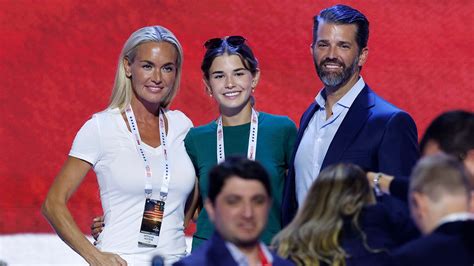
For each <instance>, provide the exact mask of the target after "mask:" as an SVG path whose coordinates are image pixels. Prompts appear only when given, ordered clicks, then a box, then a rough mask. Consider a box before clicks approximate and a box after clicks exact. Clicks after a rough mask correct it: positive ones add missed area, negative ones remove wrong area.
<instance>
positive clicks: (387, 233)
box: [340, 200, 418, 266]
mask: <svg viewBox="0 0 474 266" xmlns="http://www.w3.org/2000/svg"><path fill="white" fill-rule="evenodd" d="M391 203H392V202H391V201H385V200H381V201H380V202H379V203H377V204H375V205H368V206H365V207H364V208H363V209H362V211H361V213H360V216H359V219H358V221H359V226H360V227H361V230H362V231H363V232H364V233H365V235H366V244H367V245H368V246H369V247H370V249H372V251H369V250H368V249H367V247H366V246H365V245H364V240H363V239H362V236H361V234H360V232H359V230H357V229H356V228H355V227H354V226H353V224H352V219H353V217H351V216H349V217H344V224H343V227H342V231H341V235H340V243H341V246H342V248H343V249H344V250H345V252H347V254H348V255H349V257H348V258H346V265H347V266H355V265H377V266H383V265H390V262H391V261H390V256H389V252H390V251H391V250H393V249H395V248H397V247H400V246H401V245H403V244H404V243H406V242H408V241H409V240H412V239H414V238H416V237H418V229H417V228H416V227H415V225H414V224H413V223H412V222H411V219H410V217H409V216H403V217H404V219H400V216H399V214H398V213H397V212H394V211H393V208H392V206H391ZM373 250H379V252H374V251H373Z"/></svg>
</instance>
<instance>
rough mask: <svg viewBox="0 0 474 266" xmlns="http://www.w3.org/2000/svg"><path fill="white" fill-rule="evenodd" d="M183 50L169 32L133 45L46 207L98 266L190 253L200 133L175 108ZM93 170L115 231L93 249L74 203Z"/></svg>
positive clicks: (153, 29) (145, 31) (153, 32)
mask: <svg viewBox="0 0 474 266" xmlns="http://www.w3.org/2000/svg"><path fill="white" fill-rule="evenodd" d="M182 62H183V52H182V49H181V45H180V43H179V42H178V40H177V39H176V37H175V36H174V35H173V33H171V32H170V31H169V30H168V29H166V28H164V27H161V26H149V27H144V28H141V29H139V30H137V31H136V32H134V33H133V34H132V35H131V36H130V37H129V39H128V40H127V41H126V42H125V44H124V47H123V49H122V53H121V54H120V56H119V62H118V67H117V70H116V71H117V72H116V78H115V85H114V88H113V91H112V97H111V102H110V104H109V106H108V108H107V109H106V110H104V111H102V112H99V113H96V114H94V115H93V116H92V118H91V119H89V120H88V121H87V122H86V123H85V124H84V126H83V127H82V128H81V129H80V130H79V132H78V133H77V135H76V138H75V139H74V143H73V145H72V148H71V151H70V152H69V157H68V159H67V160H66V162H65V163H64V166H63V168H62V170H61V172H60V173H59V174H58V176H57V177H56V180H55V181H54V183H53V185H52V186H51V189H50V191H49V193H48V195H47V197H46V200H45V202H44V204H43V209H42V211H43V214H44V215H45V216H46V218H47V219H48V221H49V222H50V223H51V225H52V226H53V227H54V229H55V230H56V232H57V233H58V235H59V236H60V237H61V238H62V240H63V241H64V242H66V243H67V244H68V245H69V246H70V247H71V248H72V249H74V250H75V251H76V252H77V253H78V254H80V255H81V256H82V257H83V258H84V259H85V260H86V261H87V262H88V263H89V264H91V265H127V264H132V265H150V263H151V259H152V257H153V256H154V255H156V254H159V255H162V256H164V257H165V260H166V262H167V263H171V262H173V261H176V260H178V259H180V258H181V257H183V256H185V255H186V242H185V237H184V224H185V203H186V201H187V199H188V197H189V195H190V193H191V191H192V190H193V188H194V181H195V173H194V168H193V165H192V162H191V160H190V159H189V157H188V154H187V153H186V150H185V147H184V137H185V136H186V134H187V132H188V131H189V129H190V128H191V127H192V123H191V121H190V120H189V119H188V118H187V117H186V116H185V115H184V114H183V113H182V112H180V111H171V110H169V109H168V107H169V104H170V102H171V101H172V100H173V98H174V96H175V95H176V92H177V90H178V87H179V81H180V77H181V67H182ZM90 169H94V172H95V173H96V175H97V179H98V183H99V187H100V198H101V202H102V209H103V210H104V220H105V223H106V224H107V227H105V228H104V230H103V232H102V233H101V234H100V237H99V239H98V241H97V245H96V246H94V245H92V244H91V243H90V242H89V241H88V240H87V239H86V238H85V237H84V235H83V233H82V232H81V231H80V230H79V228H78V227H77V225H76V223H75V221H74V219H73V217H72V216H71V213H70V212H69V209H68V208H67V202H68V200H69V198H70V197H71V196H72V194H73V193H74V191H75V190H76V189H77V188H78V187H79V185H80V184H81V182H82V180H83V178H84V176H85V175H86V174H87V173H88V172H89V170H90Z"/></svg>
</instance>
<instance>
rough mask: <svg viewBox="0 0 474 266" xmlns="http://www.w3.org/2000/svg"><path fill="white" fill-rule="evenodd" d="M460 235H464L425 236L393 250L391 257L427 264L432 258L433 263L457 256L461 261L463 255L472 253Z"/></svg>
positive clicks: (441, 234)
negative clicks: (428, 259)
mask: <svg viewBox="0 0 474 266" xmlns="http://www.w3.org/2000/svg"><path fill="white" fill-rule="evenodd" d="M462 234H464V233H462V232H460V233H446V232H439V231H435V232H433V233H431V234H429V235H427V236H424V237H421V238H419V239H416V240H413V241H411V242H408V243H407V244H405V245H403V246H402V247H400V248H398V249H397V250H395V251H394V252H393V256H394V258H395V260H399V261H401V262H403V261H407V262H408V261H411V262H415V261H420V262H422V261H425V262H427V261H426V258H432V259H433V261H438V262H440V261H442V260H443V259H449V258H453V256H457V257H458V259H461V260H462V258H463V255H467V254H469V253H472V252H474V250H472V249H473V247H472V245H466V243H465V241H463V240H461V238H462ZM466 252H467V253H466ZM464 253H466V254H464ZM471 256H472V255H471Z"/></svg>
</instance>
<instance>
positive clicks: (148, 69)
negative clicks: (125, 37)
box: [124, 42, 178, 106]
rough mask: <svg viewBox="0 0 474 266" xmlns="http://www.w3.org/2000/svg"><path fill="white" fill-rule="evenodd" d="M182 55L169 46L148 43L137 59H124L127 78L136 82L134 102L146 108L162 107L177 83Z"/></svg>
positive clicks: (134, 83) (138, 51) (161, 43)
mask: <svg viewBox="0 0 474 266" xmlns="http://www.w3.org/2000/svg"><path fill="white" fill-rule="evenodd" d="M177 59H178V53H177V51H176V48H175V47H174V46H173V45H172V44H170V43H168V42H146V43H143V44H140V45H139V46H138V47H137V48H136V54H135V58H133V59H132V60H131V62H130V61H129V59H128V58H125V59H124V66H125V74H126V75H127V77H128V78H130V79H131V81H132V89H133V92H134V93H133V96H134V97H133V99H134V100H138V101H140V102H141V103H142V104H143V105H145V106H159V104H160V102H161V101H162V99H163V98H164V97H165V96H167V95H168V94H169V93H170V91H171V89H172V88H173V85H174V83H175V81H176V74H177V67H176V64H177Z"/></svg>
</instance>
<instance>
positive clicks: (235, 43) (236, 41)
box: [204, 35, 245, 50]
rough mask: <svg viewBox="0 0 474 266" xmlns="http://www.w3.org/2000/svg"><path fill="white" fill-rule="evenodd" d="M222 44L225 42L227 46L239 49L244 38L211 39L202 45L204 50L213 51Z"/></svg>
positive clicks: (236, 36)
mask: <svg viewBox="0 0 474 266" xmlns="http://www.w3.org/2000/svg"><path fill="white" fill-rule="evenodd" d="M223 42H226V43H227V44H228V45H229V46H232V47H239V46H240V45H242V44H243V43H244V42H245V38H244V37H242V36H238V35H235V36H227V37H224V38H212V39H209V40H207V41H206V42H205V43H204V47H206V49H208V50H210V49H215V48H217V47H219V46H221V45H222V43H223Z"/></svg>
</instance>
